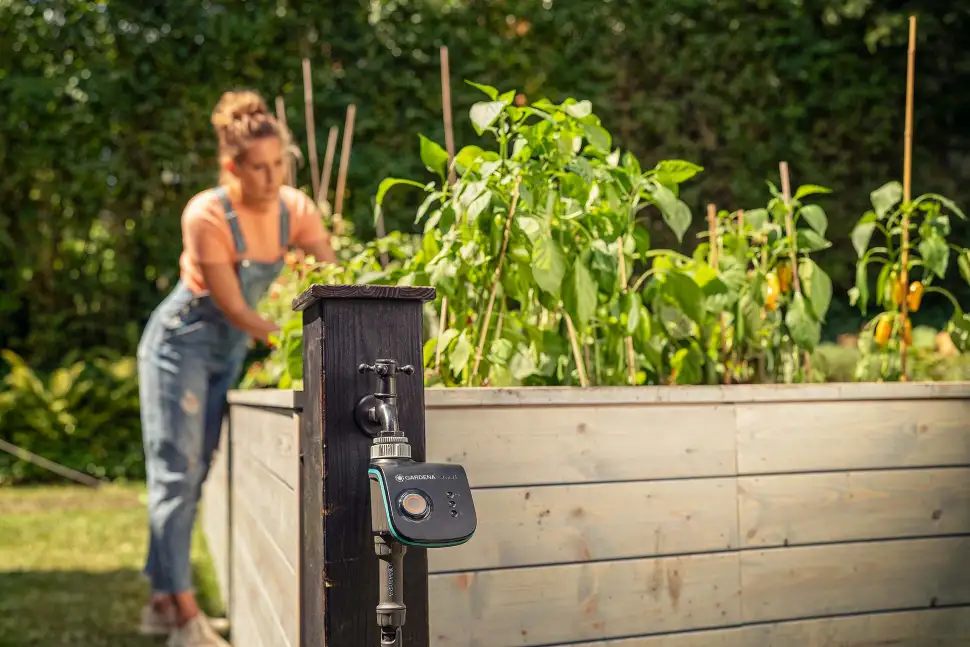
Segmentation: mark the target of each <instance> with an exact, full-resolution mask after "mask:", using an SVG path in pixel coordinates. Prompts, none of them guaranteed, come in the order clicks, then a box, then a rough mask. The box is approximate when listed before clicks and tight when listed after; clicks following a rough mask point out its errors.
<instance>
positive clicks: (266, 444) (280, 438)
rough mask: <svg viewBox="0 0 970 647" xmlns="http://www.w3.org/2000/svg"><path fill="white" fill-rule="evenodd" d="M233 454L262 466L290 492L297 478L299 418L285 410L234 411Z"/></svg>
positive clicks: (295, 486)
mask: <svg viewBox="0 0 970 647" xmlns="http://www.w3.org/2000/svg"><path fill="white" fill-rule="evenodd" d="M231 415H232V416H233V420H232V424H233V430H234V432H233V443H234V451H238V452H241V453H244V454H245V455H247V456H250V457H252V458H253V459H254V460H256V461H258V462H260V463H262V465H263V466H265V467H266V469H267V470H269V472H270V473H271V474H273V475H274V476H275V477H276V478H278V479H279V480H281V481H283V482H284V483H286V484H287V485H288V486H289V487H290V489H292V490H295V489H296V488H297V487H298V483H299V478H300V456H299V451H300V448H299V444H300V436H299V425H300V420H299V417H298V416H297V415H296V414H295V412H293V411H290V410H286V409H271V408H265V407H234V408H233V409H232V410H231Z"/></svg>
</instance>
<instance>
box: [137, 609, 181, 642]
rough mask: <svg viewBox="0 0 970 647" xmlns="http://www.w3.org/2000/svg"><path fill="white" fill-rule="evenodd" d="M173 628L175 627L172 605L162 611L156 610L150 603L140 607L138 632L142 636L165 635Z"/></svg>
mask: <svg viewBox="0 0 970 647" xmlns="http://www.w3.org/2000/svg"><path fill="white" fill-rule="evenodd" d="M173 629H175V607H174V606H170V607H169V608H168V609H167V610H166V611H164V612H159V611H156V610H155V608H154V607H152V605H151V604H146V605H145V606H144V607H142V610H141V623H140V624H139V625H138V633H140V634H141V635H143V636H167V635H168V634H169V633H170V632H171V631H172V630H173Z"/></svg>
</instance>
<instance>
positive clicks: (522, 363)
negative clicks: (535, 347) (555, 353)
mask: <svg viewBox="0 0 970 647" xmlns="http://www.w3.org/2000/svg"><path fill="white" fill-rule="evenodd" d="M537 368H538V367H537V366H536V363H535V360H534V359H533V357H532V353H531V352H530V351H529V349H528V348H527V347H526V346H522V345H520V346H519V349H518V350H517V351H516V353H515V355H513V356H512V359H511V360H510V361H509V369H510V370H511V372H512V377H514V378H515V379H517V380H519V381H522V380H524V379H525V378H527V377H529V376H530V375H532V374H533V373H535V372H536V370H537Z"/></svg>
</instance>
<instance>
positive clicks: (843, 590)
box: [741, 537, 970, 622]
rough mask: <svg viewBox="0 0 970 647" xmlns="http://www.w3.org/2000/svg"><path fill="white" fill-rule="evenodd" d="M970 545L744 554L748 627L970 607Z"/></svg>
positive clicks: (960, 540) (951, 541)
mask: <svg viewBox="0 0 970 647" xmlns="http://www.w3.org/2000/svg"><path fill="white" fill-rule="evenodd" d="M968 554H970V538H967V537H953V538H943V539H915V540H898V541H885V542H872V543H854V544H834V545H829V546H809V547H798V548H782V549H777V548H776V549H768V550H751V551H743V552H742V553H741V588H742V592H743V593H742V606H743V617H744V621H745V622H763V621H767V620H788V619H796V618H805V617H814V616H826V615H837V614H846V613H859V612H866V611H888V610H896V609H914V608H919V607H931V606H937V605H940V606H945V605H954V604H970V569H968V568H967V567H966V564H967V555H968Z"/></svg>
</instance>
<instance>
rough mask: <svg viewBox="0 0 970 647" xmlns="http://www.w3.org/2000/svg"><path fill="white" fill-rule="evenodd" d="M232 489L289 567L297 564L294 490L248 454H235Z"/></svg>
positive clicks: (297, 530)
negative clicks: (245, 455) (233, 487)
mask: <svg viewBox="0 0 970 647" xmlns="http://www.w3.org/2000/svg"><path fill="white" fill-rule="evenodd" d="M235 464H236V473H235V489H236V491H237V492H238V493H239V500H240V501H241V502H243V503H241V504H240V505H242V506H243V507H245V508H246V510H247V512H248V514H249V515H251V516H252V517H253V518H254V519H256V520H258V522H259V524H260V526H261V527H262V528H263V529H264V530H265V532H266V534H267V536H268V537H269V538H270V540H271V541H272V543H273V545H274V546H275V547H276V548H277V549H278V550H279V552H280V554H281V555H282V556H283V558H284V559H285V560H286V563H287V564H288V565H289V566H290V568H291V569H292V570H293V571H294V572H296V570H297V569H298V568H299V564H300V535H299V532H300V522H299V517H300V509H299V507H298V500H297V494H296V492H294V491H293V490H292V489H290V488H289V486H287V485H286V484H285V483H283V482H282V481H280V480H279V479H278V478H277V477H276V476H275V475H273V474H271V473H270V472H269V470H268V469H266V467H264V466H263V465H262V464H261V463H259V462H258V461H256V460H254V459H253V458H251V457H244V456H238V455H237V457H236V461H235Z"/></svg>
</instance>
